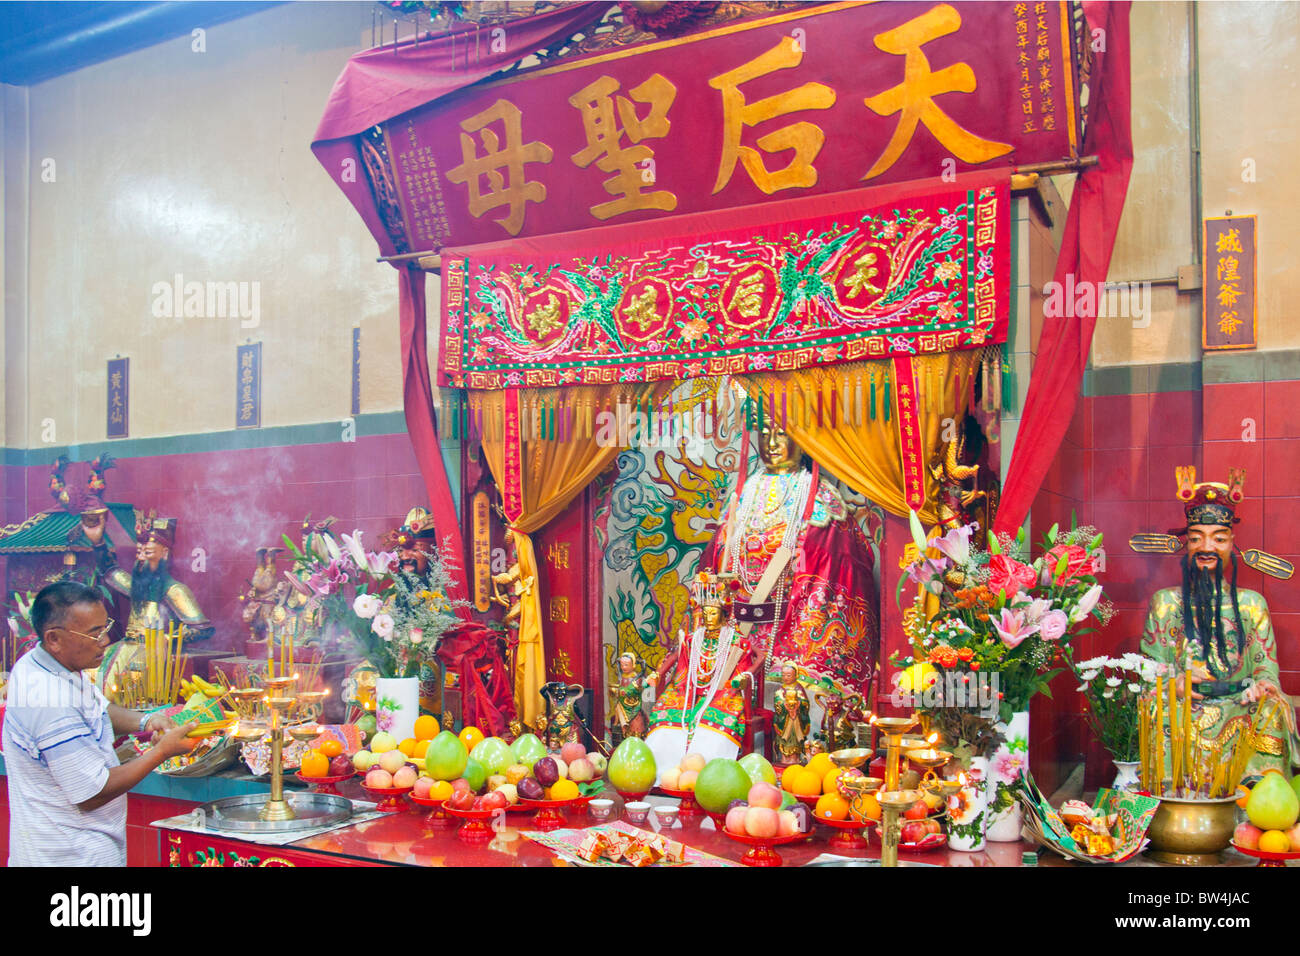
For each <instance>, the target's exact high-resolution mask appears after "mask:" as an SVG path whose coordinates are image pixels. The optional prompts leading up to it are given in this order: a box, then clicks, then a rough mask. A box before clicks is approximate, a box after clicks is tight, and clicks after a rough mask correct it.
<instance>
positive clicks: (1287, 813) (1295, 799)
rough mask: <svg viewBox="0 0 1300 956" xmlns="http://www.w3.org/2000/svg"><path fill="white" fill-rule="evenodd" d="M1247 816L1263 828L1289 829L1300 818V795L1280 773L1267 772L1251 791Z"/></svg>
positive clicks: (1247, 804)
mask: <svg viewBox="0 0 1300 956" xmlns="http://www.w3.org/2000/svg"><path fill="white" fill-rule="evenodd" d="M1246 816H1247V817H1248V818H1249V819H1250V822H1251V823H1253V824H1255V826H1257V827H1259V828H1260V829H1261V830H1288V829H1290V828H1291V827H1292V826H1293V825H1294V824H1295V822H1296V820H1297V819H1300V796H1297V795H1296V792H1295V790H1293V789H1292V788H1291V785H1290V784H1288V783H1287V781H1286V777H1284V776H1282V774H1280V773H1266V774H1264V777H1263V779H1262V780H1260V781H1259V783H1257V784H1255V786H1254V787H1253V788H1252V789H1251V791H1250V798H1249V799H1247V801H1246Z"/></svg>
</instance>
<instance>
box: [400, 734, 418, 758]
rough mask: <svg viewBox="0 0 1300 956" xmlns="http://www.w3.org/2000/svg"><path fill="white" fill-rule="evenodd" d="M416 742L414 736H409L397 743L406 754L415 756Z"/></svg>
mask: <svg viewBox="0 0 1300 956" xmlns="http://www.w3.org/2000/svg"><path fill="white" fill-rule="evenodd" d="M415 743H416V740H415V738H414V737H407V738H406V739H405V740H403V741H402V742H401V743H400V744H398V745H397V749H398V750H400V751H401V752H402V754H403V755H404V756H407V757H413V756H415Z"/></svg>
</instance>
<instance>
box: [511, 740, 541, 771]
mask: <svg viewBox="0 0 1300 956" xmlns="http://www.w3.org/2000/svg"><path fill="white" fill-rule="evenodd" d="M510 751H511V753H513V754H514V756H515V759H514V761H513V762H514V763H518V764H523V765H524V766H525V767H527V768H528V769H529V770H532V769H533V764H535V763H537V761H539V760H541V759H542V758H543V757H545V756H546V745H545V744H543V743H542V742H541V740H539V739H538V738H537V735H536V734H524V735H523V736H521V737H518V738H516V739H515V742H514V743H512V744H511V745H510Z"/></svg>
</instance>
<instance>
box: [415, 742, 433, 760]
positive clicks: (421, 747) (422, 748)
mask: <svg viewBox="0 0 1300 956" xmlns="http://www.w3.org/2000/svg"><path fill="white" fill-rule="evenodd" d="M429 743H430V742H429V741H427V740H417V741H416V742H415V753H413V754H411V756H412V757H423V756H424V755H425V754H426V753H428V750H429Z"/></svg>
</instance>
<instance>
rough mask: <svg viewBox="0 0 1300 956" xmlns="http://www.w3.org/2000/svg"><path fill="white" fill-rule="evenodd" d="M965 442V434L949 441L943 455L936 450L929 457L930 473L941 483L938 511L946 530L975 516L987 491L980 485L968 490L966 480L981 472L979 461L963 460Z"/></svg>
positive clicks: (940, 520)
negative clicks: (976, 462)
mask: <svg viewBox="0 0 1300 956" xmlns="http://www.w3.org/2000/svg"><path fill="white" fill-rule="evenodd" d="M965 445H966V441H965V437H964V436H963V437H961V438H957V439H954V440H953V441H950V442H948V444H947V448H946V450H945V451H944V453H943V454H942V455H940V454H937V453H936V454H935V456H934V457H933V458H932V459H931V460H930V467H929V471H930V477H931V478H933V479H934V480H935V482H936V483H937V484H938V486H939V500H938V503H937V511H938V514H939V525H940V527H941V528H942V529H943V530H945V531H947V530H949V529H951V528H960V527H961V526H962V525H965V524H969V523H970V521H971V520H972V517H973V516H972V513H971V508H972V506H974V505H975V503H976V502H977V501H979V500H980V499H982V498H984V497H985V496H986V493H985V492H983V491H980V490H979V489H970V490H968V489H967V488H966V487H965V484H964V483H965V482H967V481H970V480H972V479H974V478H976V477H977V476H978V475H979V470H980V468H979V465H963V464H961V455H962V451H963V450H964V448H965Z"/></svg>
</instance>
